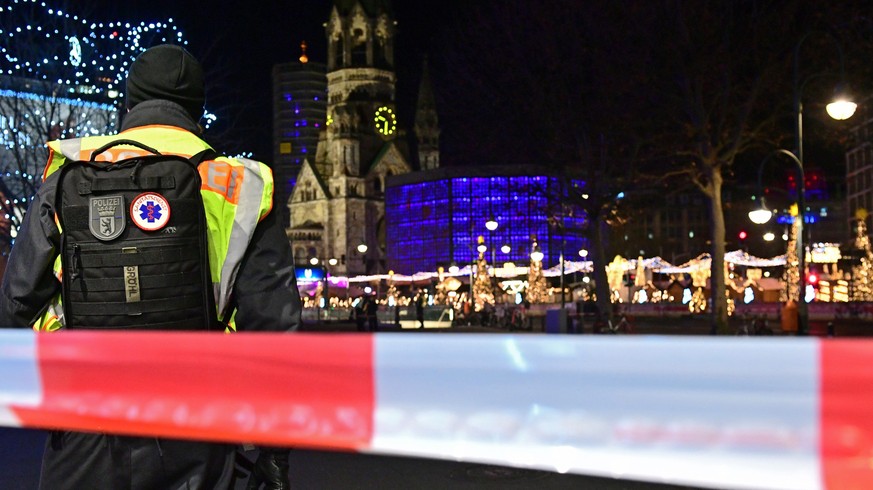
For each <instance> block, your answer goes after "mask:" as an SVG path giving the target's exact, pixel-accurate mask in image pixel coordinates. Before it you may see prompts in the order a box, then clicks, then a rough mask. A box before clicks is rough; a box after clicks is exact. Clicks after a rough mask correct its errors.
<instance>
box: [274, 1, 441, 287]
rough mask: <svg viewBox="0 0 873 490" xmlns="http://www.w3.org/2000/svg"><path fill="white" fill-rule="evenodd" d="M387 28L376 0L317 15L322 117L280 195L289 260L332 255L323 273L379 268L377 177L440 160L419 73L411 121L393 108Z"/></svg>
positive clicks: (390, 23) (381, 222)
mask: <svg viewBox="0 0 873 490" xmlns="http://www.w3.org/2000/svg"><path fill="white" fill-rule="evenodd" d="M395 31H396V22H395V20H394V17H393V14H392V13H391V10H390V8H389V6H388V2H387V1H384V0H382V1H360V0H352V1H347V0H346V1H340V0H337V1H335V2H334V6H333V8H332V10H331V13H330V16H329V19H328V21H327V22H326V23H325V33H326V35H327V48H328V49H327V53H328V54H327V63H326V78H327V104H326V108H325V110H326V115H325V117H326V119H325V120H324V125H323V127H322V128H321V131H320V132H319V139H318V145H317V148H316V150H315V152H314V153H312V152H309V151H308V152H307V154H306V156H305V157H304V158H303V161H302V164H301V168H300V171H299V172H298V174H297V179H296V183H295V185H294V188H293V190H292V191H291V194H290V198H289V199H288V201H287V206H288V208H289V214H290V220H289V227H288V229H287V230H286V231H287V234H288V238H289V240H291V243H292V247H293V251H294V257H295V262H296V263H297V264H311V263H313V262H312V259H318V261H319V262H328V263H332V265H331V267H330V273H331V274H332V275H350V276H354V275H361V274H373V273H384V272H387V270H388V269H386V267H385V259H386V230H385V225H386V215H385V186H386V179H388V178H389V177H390V176H396V175H402V174H406V173H409V172H411V171H413V169H414V168H415V167H416V166H418V167H420V168H432V167H435V166H437V165H438V164H439V139H438V138H439V128H438V120H437V117H436V110H435V108H434V104H433V94H432V93H431V91H430V86H429V82H428V81H427V80H426V76H425V80H423V81H422V85H421V87H423V88H422V91H421V93H420V94H419V106H418V108H419V111H418V112H417V113H416V117H415V121H414V122H413V121H403V120H400V118H399V117H398V115H397V109H396V103H395V92H396V91H395V83H396V73H395V67H394V37H395ZM410 129H414V131H415V136H416V137H417V138H418V142H417V143H418V145H417V148H418V156H419V159H420V160H421V162H423V163H419V164H418V165H416V163H415V160H414V159H413V158H412V157H411V156H410V150H409V147H410V141H409V139H408V138H409V137H410V136H409V134H410V132H409V130H410ZM360 245H366V247H367V249H366V252H360V251H359V250H361V249H359V246H360ZM331 259H333V260H331Z"/></svg>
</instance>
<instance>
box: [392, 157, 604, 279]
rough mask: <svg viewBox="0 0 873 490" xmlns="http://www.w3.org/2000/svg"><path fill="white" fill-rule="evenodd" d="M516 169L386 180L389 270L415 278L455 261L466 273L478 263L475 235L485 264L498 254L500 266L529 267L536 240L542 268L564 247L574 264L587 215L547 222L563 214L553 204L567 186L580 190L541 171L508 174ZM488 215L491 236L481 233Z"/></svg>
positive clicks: (571, 212)
mask: <svg viewBox="0 0 873 490" xmlns="http://www.w3.org/2000/svg"><path fill="white" fill-rule="evenodd" d="M520 170H522V169H520V168H516V167H500V168H494V167H486V168H482V169H455V168H444V169H438V170H433V171H426V172H415V173H412V174H406V175H402V176H397V177H392V178H389V180H388V182H387V185H386V191H385V215H386V251H387V265H388V268H389V269H392V270H394V271H395V272H397V273H400V274H413V273H415V272H424V271H434V270H436V269H437V267H439V266H443V267H448V266H449V265H450V264H451V263H453V262H454V263H455V264H457V265H459V266H464V265H465V264H469V263H471V262H472V261H473V260H474V259H475V257H477V256H478V252H476V245H477V240H478V237H479V236H482V237H484V240H485V244H486V245H487V246H488V252H487V253H486V257H487V259H488V261H489V262H491V258H492V247H496V260H497V263H498V265H500V264H502V263H504V262H507V261H510V262H514V263H515V264H517V265H526V264H528V263H529V262H530V253H531V236H536V237H537V240H538V243H539V246H540V249H541V250H542V252H543V253H544V254H545V258H544V259H543V261H544V263H545V265H546V266H547V267H549V266H552V265H555V264H558V263H559V257H560V254H561V249H562V246H563V250H564V254H565V256H566V257H567V259H568V260H578V255H577V253H578V251H579V250H580V249H581V248H587V239H586V238H584V237H583V236H582V230H583V229H584V228H585V226H586V218H585V213H584V212H583V211H582V210H581V209H568V208H567V207H566V206H565V207H564V211H563V214H564V217H563V226H550V224H549V216H552V215H555V214H561V213H555V212H554V211H553V210H554V209H556V207H557V208H558V209H560V204H559V203H557V202H555V201H556V197H557V196H559V195H562V193H563V194H564V195H566V187H568V186H582V187H584V183H583V182H582V181H579V180H573V181H569V182H562V181H561V180H559V179H558V178H556V177H550V176H548V175H547V174H546V173H545V172H533V173H526V174H525V175H514V174H513V173H517V172H519V171H520ZM528 170H529V168H528ZM537 173H539V175H537ZM465 174H466V175H465ZM550 210H552V211H550ZM491 216H493V217H494V219H495V220H496V221H497V223H498V227H497V229H496V230H495V231H493V232H492V231H489V230H488V229H487V228H486V227H485V223H486V222H487V221H488V219H489V217H491ZM560 220H561V218H558V221H560ZM552 221H553V223H554V222H555V219H554V218H553V220H552ZM503 245H509V246H510V248H511V250H510V252H509V253H508V254H505V253H503V252H502V251H501V250H500V248H501V246H503ZM574 256H575V257H574Z"/></svg>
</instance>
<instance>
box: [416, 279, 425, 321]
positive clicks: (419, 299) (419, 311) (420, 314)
mask: <svg viewBox="0 0 873 490" xmlns="http://www.w3.org/2000/svg"><path fill="white" fill-rule="evenodd" d="M426 301H427V291H425V290H423V289H419V290H418V296H416V297H415V321H417V322H418V328H424V303H425V302H426Z"/></svg>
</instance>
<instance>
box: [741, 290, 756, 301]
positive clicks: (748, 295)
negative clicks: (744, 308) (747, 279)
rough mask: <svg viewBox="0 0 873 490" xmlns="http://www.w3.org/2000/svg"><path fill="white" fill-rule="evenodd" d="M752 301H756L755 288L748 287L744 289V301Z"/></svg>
mask: <svg viewBox="0 0 873 490" xmlns="http://www.w3.org/2000/svg"><path fill="white" fill-rule="evenodd" d="M752 301H755V290H753V289H752V288H750V287H748V288H746V289H745V290H744V291H743V303H745V304H749V303H751V302H752Z"/></svg>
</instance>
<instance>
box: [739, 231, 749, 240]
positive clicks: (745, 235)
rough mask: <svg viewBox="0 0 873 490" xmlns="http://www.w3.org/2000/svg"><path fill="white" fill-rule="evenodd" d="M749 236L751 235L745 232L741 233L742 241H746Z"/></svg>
mask: <svg viewBox="0 0 873 490" xmlns="http://www.w3.org/2000/svg"><path fill="white" fill-rule="evenodd" d="M747 236H749V235H748V234H747V233H746V232H745V230H743V231H741V232H740V240H745V239H746V237H747Z"/></svg>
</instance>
